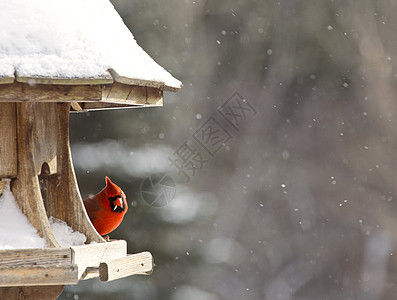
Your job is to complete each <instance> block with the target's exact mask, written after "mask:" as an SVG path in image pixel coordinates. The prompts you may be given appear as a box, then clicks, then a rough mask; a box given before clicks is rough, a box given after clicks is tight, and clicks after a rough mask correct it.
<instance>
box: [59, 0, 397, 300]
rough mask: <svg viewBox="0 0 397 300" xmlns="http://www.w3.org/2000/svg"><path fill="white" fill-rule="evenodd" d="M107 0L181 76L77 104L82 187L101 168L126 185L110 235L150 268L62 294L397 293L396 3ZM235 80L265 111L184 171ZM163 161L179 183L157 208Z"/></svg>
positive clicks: (96, 180) (216, 297) (74, 123)
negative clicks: (148, 260)
mask: <svg viewBox="0 0 397 300" xmlns="http://www.w3.org/2000/svg"><path fill="white" fill-rule="evenodd" d="M112 3H113V5H114V6H115V8H116V10H117V11H118V12H119V14H120V15H121V17H122V18H123V20H124V22H125V23H126V25H127V26H128V27H129V28H130V30H131V31H132V33H133V34H134V36H135V38H136V40H137V41H138V44H139V45H140V46H141V47H143V49H144V50H145V51H146V52H148V53H149V55H150V56H151V57H153V58H154V59H155V60H156V61H157V62H158V63H159V64H160V65H162V66H163V67H164V68H165V69H167V70H169V71H170V72H171V73H172V74H173V75H174V76H175V77H176V78H178V79H180V80H182V82H183V84H184V87H183V88H182V90H181V91H180V92H178V93H176V94H173V93H165V104H164V107H161V108H148V109H129V110H113V111H103V112H101V111H99V112H91V113H82V114H73V115H71V138H72V140H71V142H72V152H73V159H74V163H75V168H76V174H77V178H78V181H79V185H80V188H81V191H82V194H83V197H86V196H88V195H90V194H93V193H96V192H97V191H98V190H99V189H101V188H102V187H103V186H104V177H105V175H108V176H109V177H110V178H112V179H113V180H114V181H115V182H116V183H117V184H119V185H120V186H121V187H122V188H123V189H124V191H125V193H126V194H127V198H128V203H129V205H130V210H129V211H128V214H127V215H126V217H125V219H124V222H123V223H122V225H121V226H120V227H119V228H118V229H117V230H116V231H114V232H113V233H112V234H111V237H112V238H120V239H126V240H127V242H128V245H129V249H128V250H129V253H134V252H139V251H143V250H148V251H150V252H152V254H153V256H154V258H155V269H154V272H153V274H152V275H150V276H145V277H144V276H132V277H129V278H126V279H121V280H118V281H114V282H110V283H102V282H100V281H99V280H89V281H85V282H81V283H80V284H79V285H77V286H68V287H66V288H65V290H64V292H63V294H62V296H61V297H60V299H96V300H101V299H172V300H184V299H189V300H197V299H205V300H230V299H236V300H239V299H247V300H251V299H255V300H256V299H266V300H273V299H285V300H288V299H394V298H395V296H393V295H396V294H397V287H396V281H397V268H396V266H397V265H396V264H397V260H396V256H397V252H396V238H397V236H396V230H395V228H396V227H397V215H396V213H397V204H396V193H397V185H396V184H395V182H396V179H397V169H396V160H397V153H396V149H397V133H396V128H397V124H396V122H397V119H396V110H397V103H396V99H395V98H396V95H397V69H396V61H397V60H396V57H397V56H396V55H397V38H396V32H397V18H395V17H394V16H395V15H396V14H397V2H395V1H391V0H377V1H376V0H360V1H354V0H353V1H340V0H329V1H317V0H307V1H298V0H297V1H287V0H280V1H273V0H263V1H256V0H248V1H242V0H231V1H226V0H222V1H208V0H207V1H205V0H195V1H193V0H185V1H176V0H169V1H160V0H153V1H145V0H134V1H127V0H113V1H112ZM105 21H106V20H104V22H105ZM104 38H106V37H104ZM236 91H237V92H238V93H239V94H241V95H242V96H243V97H244V98H245V99H246V101H248V103H250V104H251V105H252V106H253V107H254V108H255V110H256V116H255V117H253V118H250V117H248V118H246V119H244V120H242V122H241V126H240V127H239V128H238V130H234V129H233V128H232V127H230V126H229V127H226V128H227V130H228V132H229V133H230V134H231V136H232V137H231V139H230V140H229V141H228V142H227V143H225V145H224V147H223V148H222V149H220V150H219V151H218V152H217V153H216V155H215V156H214V157H211V158H210V159H209V160H208V162H207V163H206V164H205V165H204V166H203V168H202V169H201V170H199V171H198V172H197V173H196V175H195V176H193V177H192V178H191V180H190V182H188V183H186V182H185V179H184V178H183V177H181V176H178V173H177V172H175V168H174V169H173V168H172V167H171V166H170V162H169V160H168V157H170V156H172V155H173V153H174V152H175V151H176V150H177V149H178V148H179V147H180V146H181V145H182V144H183V143H184V142H185V141H187V140H189V139H191V137H192V135H193V134H194V132H195V131H196V130H197V129H198V128H200V126H201V125H202V124H203V123H204V122H205V121H206V120H208V119H209V118H210V117H214V118H216V119H217V120H222V117H221V116H220V114H219V113H218V112H217V108H218V107H219V106H221V105H222V104H223V103H225V101H226V100H227V99H228V98H229V97H230V96H232V95H233V93H234V92H236ZM223 121H224V120H223ZM222 124H224V123H222ZM154 172H165V173H169V174H172V178H173V179H174V180H175V182H176V187H177V194H176V196H175V199H174V200H173V201H172V202H171V203H170V204H169V205H167V206H165V207H162V208H154V207H151V206H149V205H148V204H147V203H145V202H144V201H143V200H142V198H141V197H140V195H139V189H140V185H141V182H142V180H143V179H144V178H145V177H146V176H148V175H150V174H152V173H154ZM393 228H394V229H393Z"/></svg>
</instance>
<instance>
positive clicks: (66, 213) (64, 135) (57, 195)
mask: <svg viewBox="0 0 397 300" xmlns="http://www.w3.org/2000/svg"><path fill="white" fill-rule="evenodd" d="M40 104H42V105H46V106H48V105H50V104H49V103H40ZM56 108H57V110H56V112H55V115H56V118H57V120H58V122H59V128H58V129H57V131H56V135H57V141H56V146H54V147H55V148H56V149H57V154H56V157H57V165H58V172H57V174H54V175H51V174H50V176H47V177H43V181H44V184H45V185H46V189H45V190H44V191H43V190H42V194H43V198H44V201H45V203H46V210H47V214H48V216H52V217H55V218H57V219H61V220H63V221H65V222H66V223H67V224H68V225H69V226H70V227H72V228H73V229H74V230H76V231H80V232H82V233H84V234H85V236H86V237H87V243H91V242H96V243H101V242H104V240H103V239H102V237H101V236H100V235H99V234H98V233H97V231H96V230H95V228H94V226H93V225H92V223H91V221H90V219H89V217H88V215H87V213H86V211H85V208H84V204H83V200H82V199H81V195H80V191H79V187H78V184H77V180H76V176H75V173H74V169H73V164H72V155H71V151H70V145H69V110H70V104H69V103H59V104H57V107H56Z"/></svg>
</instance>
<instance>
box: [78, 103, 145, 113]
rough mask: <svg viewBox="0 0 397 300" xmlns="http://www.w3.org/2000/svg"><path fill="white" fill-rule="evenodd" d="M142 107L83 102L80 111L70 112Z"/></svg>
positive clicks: (137, 106)
mask: <svg viewBox="0 0 397 300" xmlns="http://www.w3.org/2000/svg"><path fill="white" fill-rule="evenodd" d="M139 107H143V105H135V104H134V105H132V104H117V103H105V102H84V103H83V106H82V110H80V111H78V110H72V111H71V112H82V111H93V110H105V109H106V110H107V109H125V108H139Z"/></svg>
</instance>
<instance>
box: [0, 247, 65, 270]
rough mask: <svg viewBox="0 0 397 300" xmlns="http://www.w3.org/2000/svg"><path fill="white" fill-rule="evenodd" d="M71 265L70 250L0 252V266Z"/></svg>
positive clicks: (47, 249)
mask: <svg viewBox="0 0 397 300" xmlns="http://www.w3.org/2000/svg"><path fill="white" fill-rule="evenodd" d="M54 264H55V265H59V266H60V265H71V264H72V251H71V249H70V248H60V249H55V248H46V249H12V250H0V266H1V267H6V266H10V267H15V266H30V265H31V266H34V265H41V266H46V265H54Z"/></svg>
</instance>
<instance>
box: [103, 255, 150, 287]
mask: <svg viewBox="0 0 397 300" xmlns="http://www.w3.org/2000/svg"><path fill="white" fill-rule="evenodd" d="M152 271H153V257H152V254H150V252H142V253H137V254H132V255H128V256H126V257H121V258H118V259H113V260H110V261H107V262H102V263H101V264H100V265H99V279H100V280H101V281H112V280H115V279H119V278H123V277H127V276H131V275H136V274H141V275H148V274H150V273H151V272H152Z"/></svg>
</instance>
